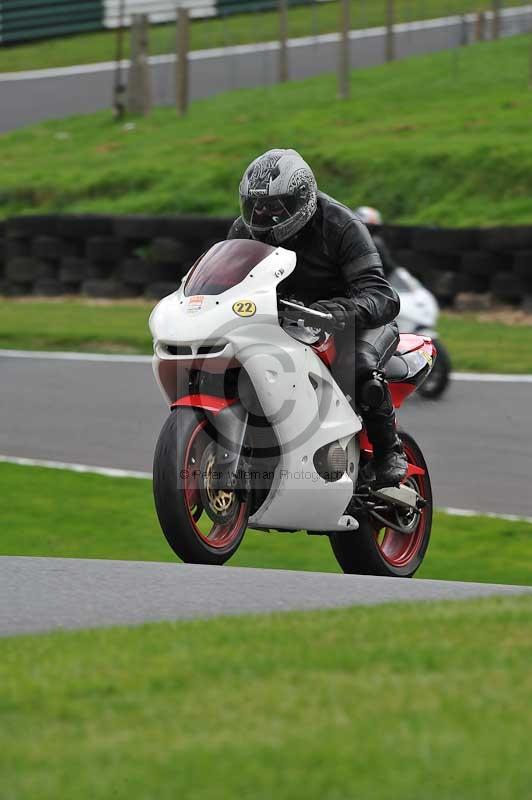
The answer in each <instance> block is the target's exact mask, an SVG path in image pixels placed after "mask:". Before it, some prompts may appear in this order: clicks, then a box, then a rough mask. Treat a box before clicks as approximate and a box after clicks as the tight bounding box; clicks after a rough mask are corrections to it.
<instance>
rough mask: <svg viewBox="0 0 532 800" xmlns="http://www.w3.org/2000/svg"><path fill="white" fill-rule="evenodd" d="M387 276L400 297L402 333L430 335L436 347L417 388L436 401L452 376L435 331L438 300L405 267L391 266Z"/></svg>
mask: <svg viewBox="0 0 532 800" xmlns="http://www.w3.org/2000/svg"><path fill="white" fill-rule="evenodd" d="M387 278H388V281H389V282H390V284H391V285H392V286H393V288H394V289H395V290H396V292H397V293H398V295H399V297H400V299H401V312H400V314H399V316H398V317H397V324H398V326H399V330H400V331H401V333H408V332H410V331H414V332H415V333H417V334H419V335H420V336H429V337H430V338H431V339H432V341H433V343H434V346H435V347H436V351H437V354H438V355H437V358H436V361H435V363H434V366H433V368H432V370H431V373H430V375H429V376H428V377H427V379H426V381H424V383H423V384H422V386H420V387H419V389H418V391H419V394H420V395H421V396H422V397H426V398H429V399H431V400H435V399H436V398H437V397H440V396H441V395H442V394H443V392H444V391H445V390H446V388H447V387H448V385H449V382H450V378H451V359H450V356H449V353H448V351H447V350H446V348H445V347H444V345H443V344H442V342H441V340H440V339H439V338H438V334H437V333H436V324H437V321H438V315H439V307H438V302H437V300H436V298H435V297H434V295H433V294H432V293H431V292H429V290H428V289H426V288H425V287H424V286H423V284H422V283H420V282H419V281H418V280H417V278H414V276H413V275H411V274H410V272H408V270H407V269H405V268H404V267H399V266H397V267H394V269H392V270H391V272H389V273H388V275H387Z"/></svg>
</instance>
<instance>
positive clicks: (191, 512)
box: [183, 420, 247, 550]
mask: <svg viewBox="0 0 532 800" xmlns="http://www.w3.org/2000/svg"><path fill="white" fill-rule="evenodd" d="M206 425H207V421H206V420H203V421H202V422H200V423H198V425H197V426H196V428H195V429H194V430H193V432H192V436H191V437H190V441H189V443H188V446H187V450H186V453H185V460H184V469H183V493H184V497H185V506H186V509H187V514H188V518H189V520H190V524H191V525H192V527H193V529H194V531H195V533H196V535H197V536H198V538H199V539H201V540H202V541H203V542H204V543H205V544H206V545H208V546H209V547H212V548H214V549H215V550H222V549H225V548H227V547H230V546H231V545H232V544H234V543H235V541H237V539H238V538H239V536H240V534H241V532H242V525H243V523H244V520H245V517H246V510H247V503H245V502H240V505H239V508H238V511H237V512H236V516H234V517H233V518H232V519H231V521H230V522H227V523H226V524H225V525H223V524H221V523H218V522H214V521H213V520H211V519H210V517H208V516H207V514H206V513H204V509H203V505H202V500H201V495H200V490H199V481H200V480H202V476H201V474H200V458H199V455H200V452H201V451H200V448H199V440H200V439H201V434H202V432H203V431H204V429H205V427H206Z"/></svg>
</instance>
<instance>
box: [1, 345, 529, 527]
mask: <svg viewBox="0 0 532 800" xmlns="http://www.w3.org/2000/svg"><path fill="white" fill-rule="evenodd" d="M43 355H44V354H43ZM77 358H78V357H77V356H75V355H74V356H73V359H77ZM527 380H528V381H529V378H524V381H527ZM531 400H532V385H531V383H530V382H523V383H520V382H519V383H510V382H498V381H497V380H496V379H494V380H490V381H481V382H477V381H476V380H475V379H474V376H472V377H471V379H470V380H460V381H456V382H454V383H453V384H452V386H451V388H450V389H449V391H448V393H447V394H446V395H444V397H443V398H442V399H440V400H438V401H435V402H431V401H426V400H422V399H421V398H417V397H413V398H410V399H408V400H407V401H406V402H405V405H404V406H403V408H402V409H401V410H400V411H399V412H398V418H399V422H400V424H401V425H402V426H403V427H404V428H406V429H407V430H408V431H409V432H410V433H412V434H413V435H414V436H415V438H416V439H417V440H418V441H419V443H420V445H421V447H422V448H423V450H424V452H425V455H426V457H427V460H428V463H429V468H430V471H431V476H432V483H433V489H434V502H435V504H436V506H439V507H454V508H465V509H478V510H479V511H482V512H493V513H498V514H517V515H520V516H527V517H530V516H532V493H531V492H530V481H531V477H530V476H531V473H532V424H531V422H532V411H531V409H532V403H531ZM167 413H168V411H167V408H166V406H165V404H164V401H163V399H162V397H161V395H160V393H159V390H158V389H157V387H156V385H155V381H154V378H153V375H152V372H151V367H150V365H149V363H146V362H145V361H140V362H139V363H135V362H132V363H127V362H126V363H121V362H113V361H91V360H64V359H56V358H50V357H49V356H47V357H46V358H42V359H41V358H40V357H38V356H37V357H29V358H28V357H24V358H18V357H7V358H6V357H4V356H2V355H0V454H3V455H8V456H18V457H26V458H35V459H43V460H51V461H63V462H74V463H78V464H90V465H94V466H103V467H116V468H121V469H127V470H140V471H149V470H151V463H152V455H153V450H154V447H155V441H156V438H157V435H158V432H159V430H160V428H161V425H162V423H163V421H164V419H165V418H166V415H167Z"/></svg>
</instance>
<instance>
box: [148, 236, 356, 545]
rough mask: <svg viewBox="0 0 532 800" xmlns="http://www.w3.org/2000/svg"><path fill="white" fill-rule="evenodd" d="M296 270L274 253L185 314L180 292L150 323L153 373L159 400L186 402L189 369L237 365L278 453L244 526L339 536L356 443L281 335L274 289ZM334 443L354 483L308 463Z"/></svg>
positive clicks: (314, 364) (318, 370) (350, 420)
mask: <svg viewBox="0 0 532 800" xmlns="http://www.w3.org/2000/svg"><path fill="white" fill-rule="evenodd" d="M295 264H296V255H295V253H293V252H291V251H289V250H285V249H284V248H281V247H278V248H276V249H275V250H274V251H273V252H272V253H271V254H270V255H268V256H267V257H266V258H264V259H263V260H262V261H261V262H260V263H259V264H258V265H257V266H256V267H254V268H253V269H252V270H251V272H250V273H249V274H248V275H247V276H246V277H245V278H244V280H243V281H241V282H240V283H238V284H237V285H236V286H233V287H230V288H229V289H227V290H226V291H224V292H222V293H220V294H217V295H204V296H201V301H200V300H199V299H195V300H194V303H193V304H192V305H191V303H190V300H191V298H187V297H186V296H185V295H184V292H183V283H182V284H181V287H180V288H179V289H178V291H177V292H174V293H173V294H171V295H170V296H169V297H167V298H164V299H163V300H162V301H161V302H160V303H159V305H158V306H156V308H155V309H154V311H153V312H152V314H151V317H150V329H151V331H152V334H153V337H154V344H155V348H154V349H155V355H154V359H153V368H154V372H155V376H156V379H157V381H158V383H159V386H160V388H161V390H162V391H163V392H164V394H165V395H166V396H167V397H168V399H169V402H170V403H173V402H175V401H176V399H177V398H179V397H181V396H184V395H186V394H188V384H189V375H190V370H191V369H198V368H201V369H203V370H208V371H211V370H212V371H219V372H223V371H224V369H225V368H227V366H228V365H231V364H235V363H237V364H239V365H241V366H242V367H243V368H244V370H245V371H246V373H247V375H248V376H249V378H250V379H251V382H252V384H253V387H254V389H255V391H256V394H257V397H258V398H259V400H260V404H261V406H262V409H263V411H264V415H265V417H266V418H267V419H268V421H269V422H270V424H271V426H272V428H273V430H274V433H275V436H276V438H277V441H278V445H279V450H280V459H279V463H278V465H277V468H276V470H275V473H274V478H273V482H272V487H271V490H270V493H269V495H268V497H267V498H266V500H265V502H264V503H263V504H262V506H261V507H260V508H259V509H258V511H257V512H256V513H255V514H254V515H253V516H252V517H251V518H250V524H251V525H252V526H253V524H256V525H258V526H260V527H266V528H280V529H282V530H290V529H293V530H299V529H302V528H303V529H307V530H341V529H343V526H342V525H339V524H337V521H338V520H339V519H340V518H341V517H342V515H343V513H344V510H345V508H346V506H347V504H348V502H349V500H350V499H351V496H352V492H353V480H354V479H355V478H356V465H357V453H358V451H357V444H356V441H355V435H356V433H358V431H359V430H360V429H361V423H360V420H359V417H358V416H357V414H356V413H355V411H354V410H353V408H352V407H351V406H350V404H349V402H348V401H347V399H346V398H345V396H344V394H343V392H342V391H341V389H340V388H339V386H338V385H337V384H336V382H335V380H334V379H333V377H332V375H331V373H330V371H329V369H327V367H326V366H325V364H323V362H322V361H321V359H320V358H319V356H318V355H317V354H316V353H315V352H314V351H313V349H312V348H311V347H310V346H308V345H305V344H303V343H301V342H298V341H296V340H294V339H293V338H292V337H291V336H289V334H287V333H286V332H285V331H284V330H283V329H282V327H281V326H280V325H279V319H278V306H277V292H276V289H277V285H278V284H279V283H280V282H281V281H282V280H284V279H285V278H287V277H288V275H290V274H291V272H292V271H293V270H294V268H295ZM184 281H186V276H185V279H184ZM187 301H188V302H187ZM242 301H246V302H250V303H252V304H253V305H254V307H255V309H256V311H255V313H254V314H253V316H251V317H240V316H238V315H237V314H236V312H235V311H234V310H233V306H234V304H235V303H237V302H242ZM191 309H192V310H191ZM213 332H214V334H213ZM213 336H214V338H213ZM206 344H212V345H216V348H215V352H205V353H200V349H201V348H203V349H205V345H206ZM168 345H170V346H171V347H172V348H174V352H172V351H171V350H170V349H169V348H168ZM183 347H190V352H189V351H184V350H183ZM170 364H171V365H172V367H173V369H174V370H175V378H174V386H175V388H176V393H175V394H173V396H171V394H172V392H170V393H169V389H170V387H171V381H170V380H169V377H168V374H166V376H165V381H163V380H162V378H161V376H162V375H163V374H164V370H165V368H168V367H169V366H170ZM336 440H338V441H340V442H341V444H342V446H344V447H345V448H346V449H347V450H348V454H349V455H350V464H352V465H353V472H352V473H351V474H352V477H351V475H350V474H347V473H346V474H344V475H343V476H342V477H341V478H340V479H339V480H337V481H334V482H326V481H325V480H324V479H323V478H321V477H320V476H319V475H318V474H317V472H316V470H315V468H314V464H313V457H314V453H315V452H316V451H317V450H318V449H319V448H320V447H323V446H324V445H326V444H330V443H331V442H334V441H336ZM317 485H319V487H320V491H319V492H316V491H315V489H316V486H317Z"/></svg>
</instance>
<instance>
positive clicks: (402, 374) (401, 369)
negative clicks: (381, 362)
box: [384, 353, 410, 383]
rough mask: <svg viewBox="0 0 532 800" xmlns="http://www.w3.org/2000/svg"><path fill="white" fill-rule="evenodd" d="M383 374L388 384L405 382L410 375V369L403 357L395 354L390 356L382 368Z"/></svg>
mask: <svg viewBox="0 0 532 800" xmlns="http://www.w3.org/2000/svg"><path fill="white" fill-rule="evenodd" d="M384 374H385V376H386V380H387V381H389V382H390V383H394V382H395V383H397V382H399V381H404V380H406V379H407V378H408V376H409V374H410V367H409V364H408V361H407V359H406V358H405V356H403V355H398V354H397V353H396V355H394V356H392V357H391V358H390V360H389V361H388V362H387V363H386V366H385V367H384Z"/></svg>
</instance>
